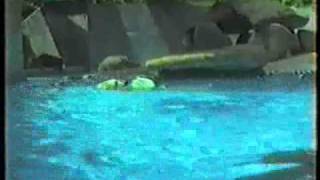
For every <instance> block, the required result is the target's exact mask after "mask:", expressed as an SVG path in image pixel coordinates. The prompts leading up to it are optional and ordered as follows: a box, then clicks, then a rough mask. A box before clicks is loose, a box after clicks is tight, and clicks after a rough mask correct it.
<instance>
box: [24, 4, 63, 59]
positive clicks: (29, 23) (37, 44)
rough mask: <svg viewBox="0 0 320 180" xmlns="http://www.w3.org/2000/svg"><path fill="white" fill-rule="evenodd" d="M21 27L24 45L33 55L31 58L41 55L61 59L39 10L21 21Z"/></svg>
mask: <svg viewBox="0 0 320 180" xmlns="http://www.w3.org/2000/svg"><path fill="white" fill-rule="evenodd" d="M21 26H22V33H23V35H24V36H25V41H26V42H25V43H26V45H28V46H29V47H30V51H32V54H34V57H31V58H37V57H39V56H41V55H42V54H48V55H51V56H54V57H57V58H61V55H60V53H59V51H58V49H57V46H56V44H55V41H54V39H53V37H52V34H51V31H50V28H49V26H48V24H47V22H46V19H45V17H44V16H43V14H42V11H41V9H37V10H36V11H34V12H33V13H32V14H31V15H30V16H28V17H27V18H26V19H25V20H23V22H22V25H21Z"/></svg>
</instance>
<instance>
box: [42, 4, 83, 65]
mask: <svg viewBox="0 0 320 180" xmlns="http://www.w3.org/2000/svg"><path fill="white" fill-rule="evenodd" d="M87 9H88V8H87V4H86V3H73V2H68V1H61V2H56V3H49V4H48V5H46V6H44V7H43V8H42V12H43V14H44V16H45V18H46V21H47V23H48V25H49V27H50V31H51V33H52V36H53V38H54V41H55V42H56V45H57V48H58V50H59V52H60V54H61V56H62V58H63V60H64V63H65V65H66V66H67V67H68V66H69V67H70V66H84V67H89V61H88V59H89V53H88V52H89V51H88V48H89V46H88V31H87V30H88V27H86V26H87V25H88V23H87V19H88V18H87V16H88V15H87V14H88V13H87Z"/></svg>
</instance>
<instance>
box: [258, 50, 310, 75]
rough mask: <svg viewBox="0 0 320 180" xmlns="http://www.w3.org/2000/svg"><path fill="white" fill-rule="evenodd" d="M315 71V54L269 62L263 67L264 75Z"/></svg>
mask: <svg viewBox="0 0 320 180" xmlns="http://www.w3.org/2000/svg"><path fill="white" fill-rule="evenodd" d="M315 71H316V53H306V54H301V55H297V56H293V57H289V58H285V59H281V60H279V61H276V62H270V63H268V64H266V65H265V66H264V67H263V72H264V73H265V74H281V73H290V74H293V73H305V72H315Z"/></svg>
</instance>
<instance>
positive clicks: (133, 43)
mask: <svg viewBox="0 0 320 180" xmlns="http://www.w3.org/2000/svg"><path fill="white" fill-rule="evenodd" d="M118 9H119V12H120V16H121V19H122V22H123V25H124V27H125V29H126V35H127V37H128V39H129V43H130V47H131V55H132V56H133V57H132V59H133V60H136V61H140V62H143V61H145V60H147V59H150V58H152V57H160V56H164V55H167V54H168V53H169V51H168V47H167V44H166V42H165V41H164V40H163V38H162V36H161V35H160V33H159V29H158V27H157V26H156V24H155V23H154V19H153V17H152V16H151V14H150V10H149V8H148V6H147V5H145V4H128V5H120V6H118Z"/></svg>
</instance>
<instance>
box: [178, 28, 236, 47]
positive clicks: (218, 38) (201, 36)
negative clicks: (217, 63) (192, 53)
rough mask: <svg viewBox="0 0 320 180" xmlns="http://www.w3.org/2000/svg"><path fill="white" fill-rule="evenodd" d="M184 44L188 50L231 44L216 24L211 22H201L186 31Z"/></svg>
mask: <svg viewBox="0 0 320 180" xmlns="http://www.w3.org/2000/svg"><path fill="white" fill-rule="evenodd" d="M184 44H185V46H186V48H187V49H188V50H189V49H190V50H196V51H199V50H209V49H218V48H222V47H225V46H231V45H232V42H231V40H230V39H229V37H228V36H227V35H225V34H224V33H223V32H222V31H221V30H220V29H219V28H218V27H217V25H215V24H213V23H206V24H204V23H202V24H198V25H196V26H194V27H192V28H190V29H189V31H187V33H186V36H185V38H184Z"/></svg>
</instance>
